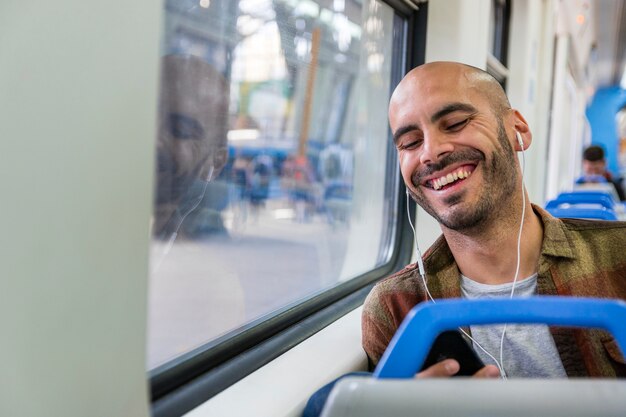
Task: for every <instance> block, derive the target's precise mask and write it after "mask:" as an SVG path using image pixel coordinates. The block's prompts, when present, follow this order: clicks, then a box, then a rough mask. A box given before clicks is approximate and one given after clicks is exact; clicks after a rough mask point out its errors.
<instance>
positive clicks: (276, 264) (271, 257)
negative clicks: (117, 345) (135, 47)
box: [148, 0, 397, 369]
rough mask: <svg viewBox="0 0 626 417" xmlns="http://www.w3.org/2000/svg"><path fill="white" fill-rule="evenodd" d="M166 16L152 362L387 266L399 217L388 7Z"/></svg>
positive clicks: (231, 6)
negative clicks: (389, 111)
mask: <svg viewBox="0 0 626 417" xmlns="http://www.w3.org/2000/svg"><path fill="white" fill-rule="evenodd" d="M164 19H165V21H164V36H163V44H162V57H161V64H160V65H161V82H160V96H159V97H160V98H159V129H158V137H157V140H156V154H157V168H156V169H157V172H156V177H155V178H156V179H155V181H156V184H155V200H154V211H153V218H152V229H151V230H152V243H151V262H150V263H151V273H150V293H149V323H148V324H149V326H148V328H149V335H148V337H149V342H148V349H149V352H148V367H149V368H150V369H152V368H154V367H156V366H158V365H160V364H163V363H164V362H167V361H168V360H171V359H173V358H175V357H177V356H179V355H181V354H184V353H186V352H189V351H190V350H192V349H194V348H196V347H198V346H201V345H203V344H205V343H208V342H210V341H212V340H215V339H216V338H217V337H220V336H222V335H224V334H226V333H228V332H230V331H233V330H235V329H237V328H240V327H242V326H244V325H246V324H247V323H250V322H251V321H253V320H256V319H258V318H260V317H263V316H265V315H268V314H271V313H272V312H273V311H276V310H277V309H280V308H284V307H285V306H287V305H292V304H293V303H297V302H299V301H301V300H303V299H305V298H307V297H310V296H312V295H314V294H316V293H319V292H320V291H323V290H324V289H328V288H330V287H332V286H334V285H337V284H338V283H340V282H343V281H346V280H349V279H352V278H354V277H356V276H358V275H360V274H363V273H365V272H367V271H369V270H371V269H373V268H375V267H377V266H380V265H382V264H384V263H386V262H387V261H389V259H390V255H391V253H390V250H389V244H390V242H391V241H392V240H393V239H391V236H393V233H394V229H393V225H395V223H396V213H395V210H394V208H395V207H396V203H395V198H396V197H395V193H394V191H395V188H393V187H391V186H390V184H392V185H393V184H394V181H397V178H396V177H397V174H395V173H396V172H397V169H396V168H395V166H396V165H397V162H396V161H395V160H394V158H393V157H391V156H389V155H394V152H390V146H391V143H390V140H389V139H388V128H387V120H386V119H387V117H386V115H387V110H386V109H387V102H388V97H389V94H390V88H391V86H390V80H391V64H392V50H393V48H392V37H393V23H394V12H393V10H392V9H391V8H390V7H389V6H387V5H385V4H383V3H381V2H378V1H374V0H332V1H329V0H325V1H321V0H320V1H312V0H300V1H298V0H193V1H192V0H166V2H165V14H164ZM392 173H394V174H392Z"/></svg>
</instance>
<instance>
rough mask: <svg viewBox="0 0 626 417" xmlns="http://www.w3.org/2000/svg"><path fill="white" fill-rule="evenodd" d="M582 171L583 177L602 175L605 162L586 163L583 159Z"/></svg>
mask: <svg viewBox="0 0 626 417" xmlns="http://www.w3.org/2000/svg"><path fill="white" fill-rule="evenodd" d="M583 171H584V173H585V175H604V173H605V172H606V161H605V160H604V159H601V160H599V161H587V160H586V159H583Z"/></svg>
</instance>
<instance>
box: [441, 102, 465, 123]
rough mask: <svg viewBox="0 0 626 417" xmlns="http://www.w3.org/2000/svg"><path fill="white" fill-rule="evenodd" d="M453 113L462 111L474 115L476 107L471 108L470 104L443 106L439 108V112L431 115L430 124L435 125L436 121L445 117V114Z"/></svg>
mask: <svg viewBox="0 0 626 417" xmlns="http://www.w3.org/2000/svg"><path fill="white" fill-rule="evenodd" d="M455 111H463V112H467V113H474V112H475V111H476V107H474V106H472V105H471V104H467V103H450V104H447V105H445V106H443V107H442V108H441V110H439V111H437V112H436V113H435V114H433V115H432V116H431V117H430V121H431V122H432V123H435V122H436V121H438V120H439V119H441V118H442V117H444V116H446V115H447V114H450V113H454V112H455Z"/></svg>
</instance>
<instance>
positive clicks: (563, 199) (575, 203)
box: [546, 190, 618, 220]
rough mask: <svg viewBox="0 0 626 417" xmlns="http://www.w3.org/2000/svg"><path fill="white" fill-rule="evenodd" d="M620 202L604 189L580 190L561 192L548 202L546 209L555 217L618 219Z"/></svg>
mask: <svg viewBox="0 0 626 417" xmlns="http://www.w3.org/2000/svg"><path fill="white" fill-rule="evenodd" d="M617 205H618V202H617V201H615V199H614V198H613V196H612V195H610V194H609V193H607V192H604V191H593V190H579V191H574V192H564V193H561V194H559V196H558V197H557V198H555V199H554V200H550V201H548V202H547V203H546V210H547V211H548V212H549V213H550V214H552V215H553V216H554V217H560V218H564V217H568V218H580V219H596V220H618V216H617V213H616V208H617Z"/></svg>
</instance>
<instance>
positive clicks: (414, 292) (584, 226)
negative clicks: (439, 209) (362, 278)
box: [362, 205, 626, 377]
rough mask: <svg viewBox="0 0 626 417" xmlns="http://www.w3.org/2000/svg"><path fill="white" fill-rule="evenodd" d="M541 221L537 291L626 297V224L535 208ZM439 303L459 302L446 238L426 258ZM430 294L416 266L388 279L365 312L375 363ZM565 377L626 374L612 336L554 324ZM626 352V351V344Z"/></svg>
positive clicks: (366, 346)
mask: <svg viewBox="0 0 626 417" xmlns="http://www.w3.org/2000/svg"><path fill="white" fill-rule="evenodd" d="M533 209H534V212H535V214H537V215H538V216H539V217H540V219H541V222H542V223H543V230H544V234H543V243H542V245H541V257H540V259H539V265H538V277H537V294H538V295H565V296H578V297H598V298H618V299H622V300H626V222H605V221H595V220H574V219H556V218H554V217H552V216H551V215H550V214H548V213H547V212H546V211H545V210H543V209H541V208H540V207H537V206H535V205H533ZM424 266H425V268H426V271H427V275H428V288H429V290H430V292H431V294H432V296H433V297H434V298H452V297H457V298H458V297H461V289H460V272H459V269H458V267H457V265H456V263H455V261H454V258H453V257H452V252H450V248H449V247H448V245H447V243H446V241H445V239H444V238H443V236H441V237H439V239H438V240H437V241H436V242H435V243H434V244H433V245H432V246H431V247H430V248H429V249H428V251H427V252H426V253H425V254H424ZM426 297H427V296H426V294H425V292H424V290H423V284H422V281H421V278H420V277H419V274H418V271H417V267H416V265H415V264H412V265H408V266H407V267H405V268H404V269H403V270H401V271H399V272H397V273H395V274H393V275H391V276H389V277H387V278H385V279H384V280H382V281H380V282H379V283H377V284H376V286H375V287H374V288H373V289H372V291H371V292H370V294H369V295H368V297H367V299H366V300H365V304H364V307H363V317H362V330H363V336H362V337H363V348H364V349H365V352H366V353H367V356H368V358H369V361H370V366H371V367H373V366H375V365H376V364H377V363H378V361H379V360H380V357H381V356H382V354H383V352H384V351H385V349H386V348H387V345H388V344H389V342H390V341H391V338H392V336H393V334H394V333H395V331H396V329H397V328H398V326H399V325H400V323H401V322H402V320H403V319H404V317H405V316H406V314H407V313H408V312H409V311H410V310H411V308H413V307H414V306H415V305H416V304H418V303H420V302H422V301H426ZM550 331H551V333H552V336H553V337H554V341H555V344H556V347H557V350H558V351H559V354H560V356H561V361H562V362H563V366H564V368H565V371H566V372H567V375H568V376H569V377H574V376H593V377H615V376H626V363H625V361H624V357H623V356H622V355H621V353H620V351H619V348H618V347H617V343H616V342H615V340H614V339H613V337H612V335H610V334H609V333H607V332H605V331H603V330H597V329H581V328H564V327H550ZM625 348H626V347H625Z"/></svg>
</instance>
